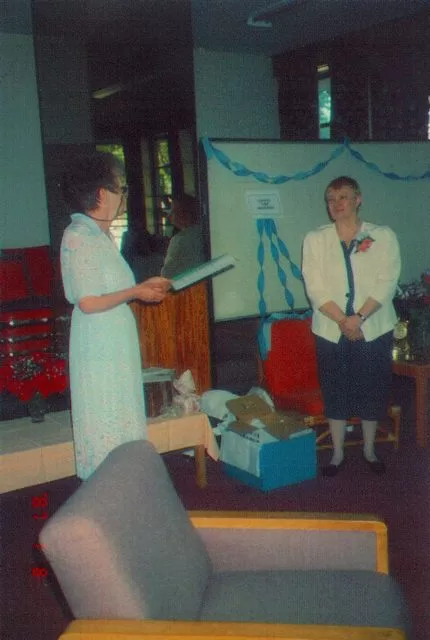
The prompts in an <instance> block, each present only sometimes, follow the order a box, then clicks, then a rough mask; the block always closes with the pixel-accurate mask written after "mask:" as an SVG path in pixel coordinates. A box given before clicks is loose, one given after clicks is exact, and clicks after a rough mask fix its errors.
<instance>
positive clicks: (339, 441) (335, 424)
mask: <svg viewBox="0 0 430 640" xmlns="http://www.w3.org/2000/svg"><path fill="white" fill-rule="evenodd" d="M328 424H329V427H330V435H331V440H332V443H333V457H332V459H331V462H330V464H335V465H336V466H337V465H339V464H340V463H341V462H342V460H343V443H344V441H345V428H346V420H333V419H329V421H328Z"/></svg>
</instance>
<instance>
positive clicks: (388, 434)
mask: <svg viewBox="0 0 430 640" xmlns="http://www.w3.org/2000/svg"><path fill="white" fill-rule="evenodd" d="M388 417H389V419H390V420H391V422H392V425H391V426H390V428H387V427H385V426H382V425H381V426H378V430H377V436H376V438H375V442H392V443H393V445H394V448H395V450H396V451H397V450H398V448H399V439H400V419H401V408H400V407H399V406H397V405H391V406H390V408H389V410H388ZM303 422H304V424H305V425H306V426H307V427H311V428H313V429H315V430H316V431H317V429H318V427H323V426H325V425H327V418H326V417H325V416H323V415H318V416H305V417H304V420H303ZM351 423H352V424H353V425H354V426H355V425H358V424H360V422H359V421H358V420H357V419H355V418H353V419H352V420H351ZM378 434H379V435H378ZM381 434H382V435H381ZM329 436H330V430H329V429H324V431H322V432H321V433H318V434H317V438H316V444H317V449H318V450H319V451H320V450H322V449H332V448H333V445H332V444H331V441H330V438H329ZM327 439H328V442H326V440H327ZM362 444H363V439H362V438H358V439H354V440H349V441H348V440H346V441H345V446H346V447H349V446H353V445H362Z"/></svg>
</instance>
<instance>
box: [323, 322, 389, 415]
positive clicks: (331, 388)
mask: <svg viewBox="0 0 430 640" xmlns="http://www.w3.org/2000/svg"><path fill="white" fill-rule="evenodd" d="M315 337H316V348H317V359H318V371H319V379H320V386H321V391H322V396H323V400H324V405H325V416H326V417H327V418H332V419H334V420H348V418H352V417H357V418H361V419H362V420H382V419H383V418H385V417H386V415H387V410H388V403H389V398H390V392H391V381H392V361H391V352H392V347H393V332H392V331H390V332H389V333H385V334H384V335H383V336H380V337H379V338H377V339H376V340H372V341H371V342H366V341H365V340H357V341H355V342H351V341H350V340H348V339H347V338H345V336H342V337H341V339H340V340H339V342H337V343H335V342H329V341H328V340H325V339H324V338H321V337H319V336H315Z"/></svg>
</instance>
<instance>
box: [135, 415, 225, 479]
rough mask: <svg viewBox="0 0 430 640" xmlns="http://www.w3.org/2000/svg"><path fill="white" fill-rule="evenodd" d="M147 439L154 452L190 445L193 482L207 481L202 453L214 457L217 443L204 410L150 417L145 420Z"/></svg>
mask: <svg viewBox="0 0 430 640" xmlns="http://www.w3.org/2000/svg"><path fill="white" fill-rule="evenodd" d="M148 440H150V441H151V442H152V444H153V445H154V446H155V448H156V449H157V451H158V453H167V452H169V451H180V450H182V449H194V455H195V463H196V483H197V486H199V487H200V488H204V487H206V485H207V477H206V457H205V456H206V453H207V454H208V455H209V456H210V457H211V458H213V459H214V460H218V457H219V447H218V444H217V441H216V438H215V436H214V433H213V431H212V427H211V425H210V422H209V418H208V416H207V415H206V414H205V413H194V414H192V415H188V416H181V417H179V418H176V417H166V416H160V417H159V418H152V419H149V420H148Z"/></svg>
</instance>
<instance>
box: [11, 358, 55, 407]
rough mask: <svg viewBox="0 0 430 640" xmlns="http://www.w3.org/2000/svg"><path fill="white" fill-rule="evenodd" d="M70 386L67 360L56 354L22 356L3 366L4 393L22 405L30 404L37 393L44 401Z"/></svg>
mask: <svg viewBox="0 0 430 640" xmlns="http://www.w3.org/2000/svg"><path fill="white" fill-rule="evenodd" d="M67 387H68V378H67V371H66V361H65V360H64V358H60V357H58V356H57V355H55V354H53V353H42V352H40V353H39V352H37V353H32V354H30V355H22V356H18V357H14V358H12V359H10V360H7V361H4V362H3V363H2V364H1V366H0V391H8V392H9V393H11V394H13V395H15V396H16V397H17V398H19V400H21V402H29V401H30V400H31V399H32V398H33V397H34V396H35V395H36V394H37V393H39V394H40V395H41V396H43V397H44V398H47V397H48V396H50V395H52V394H53V393H64V392H65V391H66V389H67Z"/></svg>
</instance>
